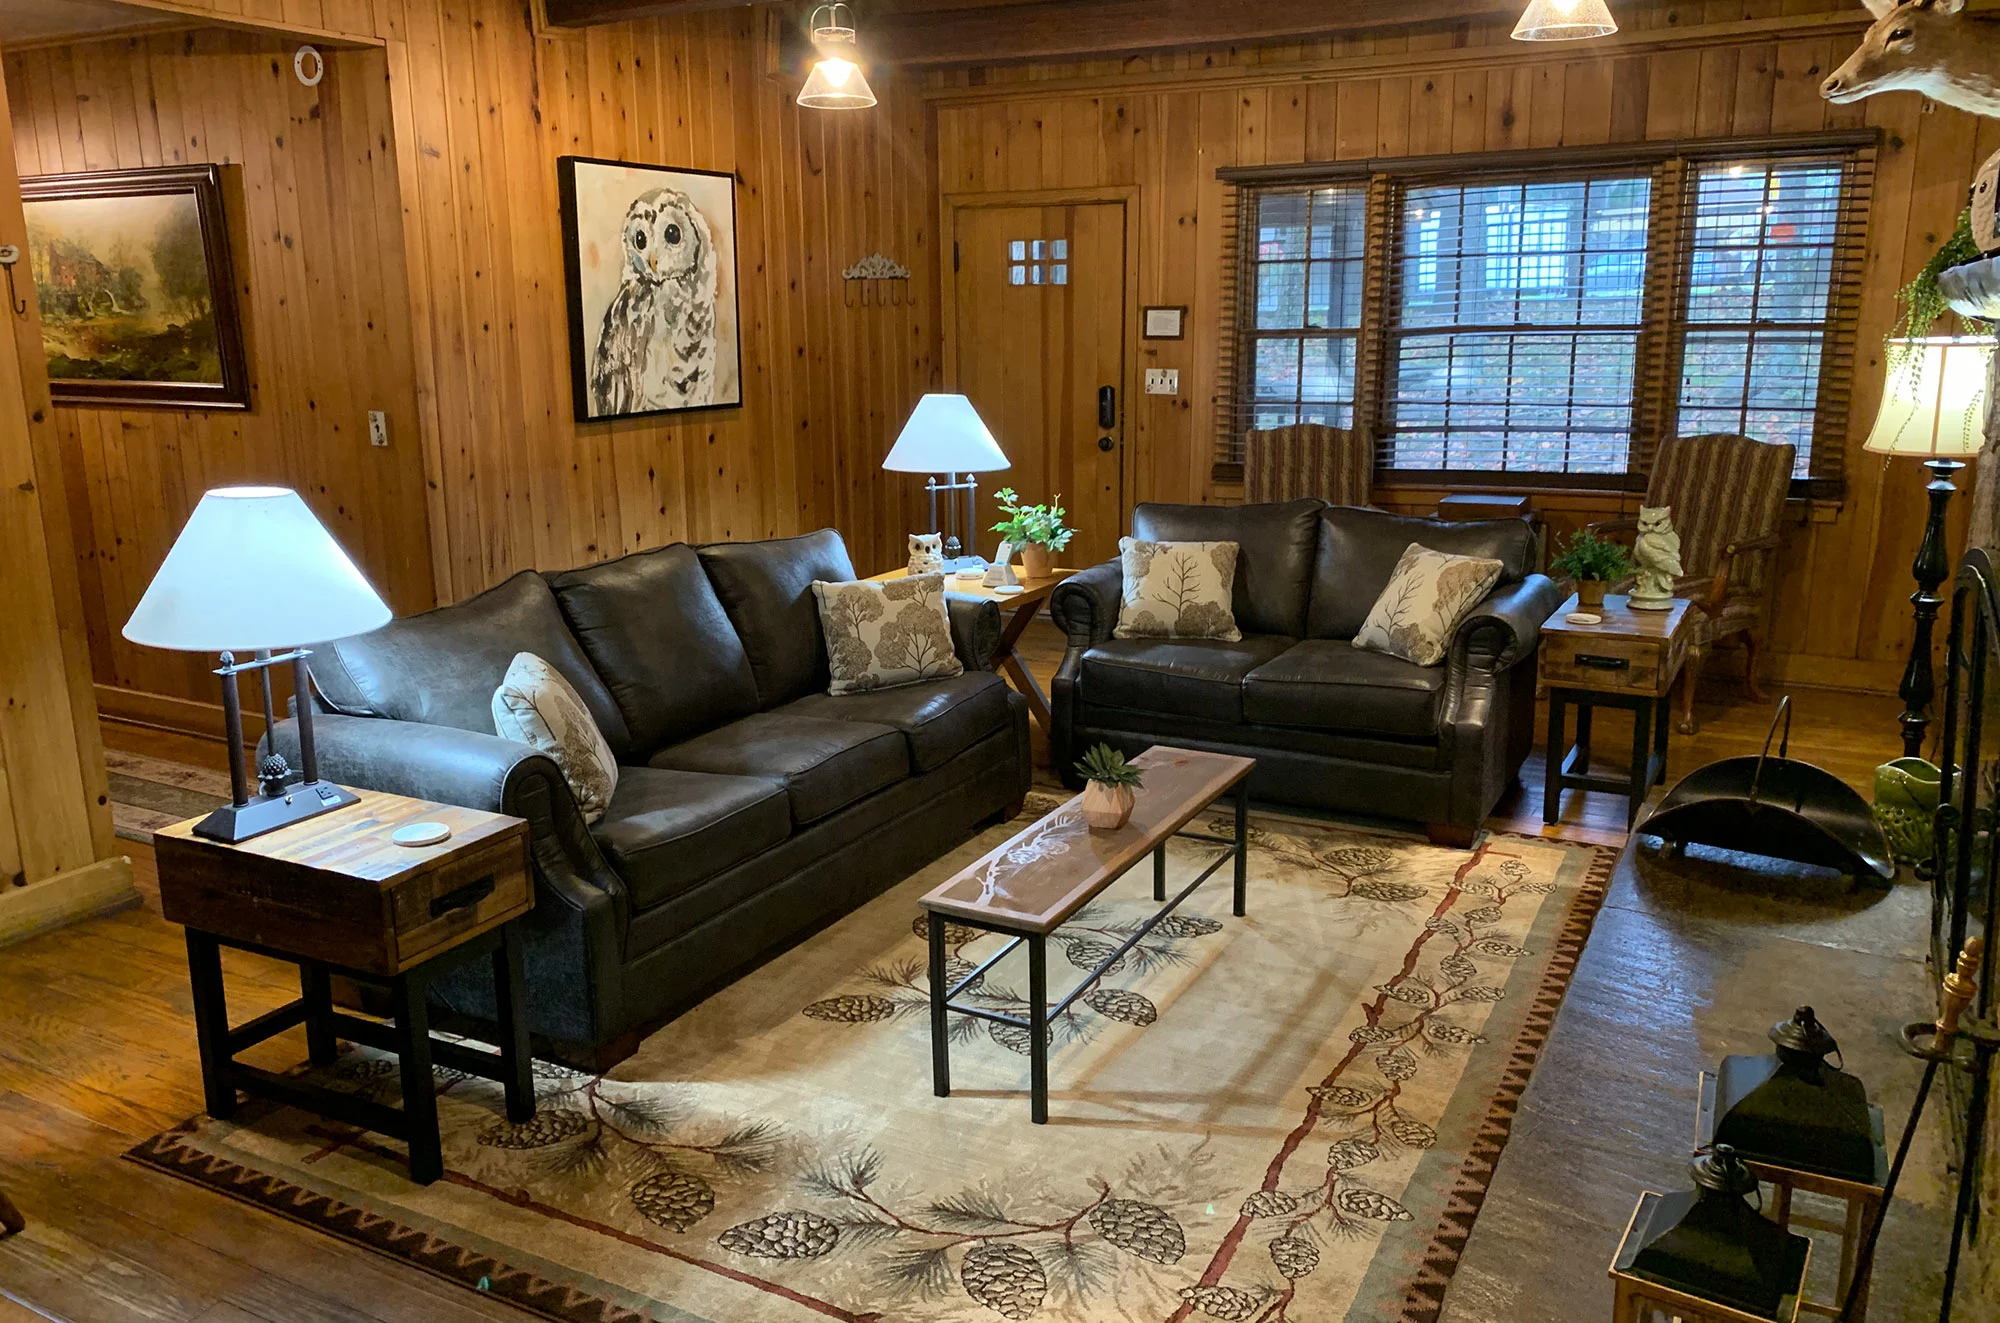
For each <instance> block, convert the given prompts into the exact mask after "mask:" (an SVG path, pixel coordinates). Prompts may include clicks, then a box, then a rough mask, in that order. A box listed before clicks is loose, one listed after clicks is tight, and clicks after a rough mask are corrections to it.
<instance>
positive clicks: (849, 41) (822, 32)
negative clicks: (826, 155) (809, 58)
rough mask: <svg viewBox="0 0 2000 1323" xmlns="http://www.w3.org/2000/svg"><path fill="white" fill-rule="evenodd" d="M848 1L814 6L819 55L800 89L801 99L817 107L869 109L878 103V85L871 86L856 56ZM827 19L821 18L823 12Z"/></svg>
mask: <svg viewBox="0 0 2000 1323" xmlns="http://www.w3.org/2000/svg"><path fill="white" fill-rule="evenodd" d="M849 12H850V11H849V10H848V8H847V6H846V5H844V4H831V5H821V6H820V7H819V8H817V9H815V10H813V12H812V18H811V20H810V22H811V23H812V39H813V47H814V48H815V49H816V50H817V51H818V52H819V58H818V59H816V60H814V61H813V67H812V72H811V73H810V74H808V75H806V85H805V86H804V87H801V88H800V89H799V96H798V102H799V104H800V105H802V106H806V107H809V108H810V109H813V110H866V109H867V108H868V107H869V106H872V105H874V104H875V92H874V89H873V88H871V87H869V86H868V79H867V76H866V75H864V74H863V73H862V72H861V65H860V64H859V63H858V62H856V60H854V59H853V58H852V57H854V56H856V55H859V54H860V51H859V50H858V49H857V48H856V46H855V43H854V24H853V22H852V21H851V19H849V18H848V14H849ZM822 14H824V15H826V22H824V23H822V22H820V15H822Z"/></svg>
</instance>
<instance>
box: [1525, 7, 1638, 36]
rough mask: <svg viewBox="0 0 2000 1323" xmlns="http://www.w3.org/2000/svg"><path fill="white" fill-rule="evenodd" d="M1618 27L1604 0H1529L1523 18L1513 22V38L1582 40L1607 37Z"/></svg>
mask: <svg viewBox="0 0 2000 1323" xmlns="http://www.w3.org/2000/svg"><path fill="white" fill-rule="evenodd" d="M1617 30H1618V23H1617V20H1615V19H1613V18H1612V17H1611V10H1610V8H1609V7H1608V6H1606V5H1605V3H1604V0H1529V3H1528V8H1527V11H1526V12H1525V13H1523V14H1522V15H1521V21H1520V22H1518V23H1516V24H1515V25H1514V40H1515V41H1581V40H1583V39H1584V38H1585V37H1608V36H1610V35H1611V34H1612V33H1614V32H1616V31H1617Z"/></svg>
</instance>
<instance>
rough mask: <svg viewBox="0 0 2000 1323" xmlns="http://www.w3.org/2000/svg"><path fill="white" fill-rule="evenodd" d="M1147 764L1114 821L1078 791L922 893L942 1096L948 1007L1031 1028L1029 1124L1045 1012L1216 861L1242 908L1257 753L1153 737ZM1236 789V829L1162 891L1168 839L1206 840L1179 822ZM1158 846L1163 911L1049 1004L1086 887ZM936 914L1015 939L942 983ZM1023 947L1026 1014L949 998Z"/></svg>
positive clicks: (1039, 1086) (1035, 1114) (1065, 1004)
mask: <svg viewBox="0 0 2000 1323" xmlns="http://www.w3.org/2000/svg"><path fill="white" fill-rule="evenodd" d="M1132 763H1133V765H1134V766H1135V767H1138V768H1140V769H1142V770H1143V771H1144V772H1145V774H1146V784H1145V788H1144V789H1142V790H1140V791H1139V792H1138V797H1137V801H1136V802H1135V803H1134V804H1133V806H1132V816H1131V818H1130V819H1129V820H1128V821H1127V822H1126V823H1125V825H1124V826H1123V827H1120V828H1119V829H1118V830H1117V831H1112V832H1096V833H1093V832H1092V831H1091V830H1090V827H1089V824H1087V823H1086V822H1085V821H1084V820H1083V810H1082V802H1083V797H1082V796H1081V795H1078V796H1076V797H1075V798H1074V799H1071V800H1069V801H1068V802H1067V803H1065V804H1063V805H1062V806H1061V807H1060V808H1058V809H1056V810H1055V811H1054V812H1053V813H1050V814H1049V815H1048V816H1047V817H1045V818H1042V819H1041V820H1040V821H1038V822H1036V823H1035V824H1034V825H1033V826H1031V827H1029V828H1028V829H1027V830H1025V831H1022V832H1018V833H1016V834H1015V835H1014V836H1013V837H1012V838H1011V839H1009V840H1008V841H1007V842H1006V843H1005V844H1003V845H1000V846H997V847H996V848H995V849H993V850H992V851H991V852H989V853H988V854H987V855H986V856H985V857H984V858H982V859H981V860H979V862H977V863H975V864H973V865H972V866H971V867H969V868H966V869H964V870H962V871H961V872H959V873H958V874H957V875H956V876H954V877H953V878H952V879H951V880H950V881H949V882H946V883H944V884H943V885H942V886H939V887H937V888H936V889H934V890H933V891H931V892H930V894H928V895H926V896H925V897H924V898H923V899H922V900H921V901H919V902H918V903H919V904H921V905H922V906H923V907H924V910H925V911H926V912H927V914H928V915H929V917H930V920H931V921H930V923H929V924H927V925H926V926H927V927H928V929H929V932H930V957H931V959H930V984H931V1084H932V1092H934V1093H935V1094H937V1096H938V1097H940V1098H946V1097H949V1096H950V1095H951V1033H950V1023H949V1018H948V1017H949V1014H950V1013H951V1012H953V1011H956V1012H957V1013H958V1014H960V1015H970V1016H973V1017H975V1018H977V1019H981V1020H991V1021H993V1022H994V1023H996V1024H1006V1025H1013V1026H1014V1027H1016V1028H1019V1029H1025V1030H1027V1031H1028V1063H1029V1065H1028V1072H1029V1100H1028V1106H1029V1111H1028V1114H1029V1118H1030V1119H1031V1120H1033V1121H1034V1123H1035V1124H1036V1125H1043V1124H1045V1123H1046V1122H1047V1121H1048V1119H1049V1032H1048V1027H1049V1021H1050V1019H1051V1018H1052V1017H1054V1016H1058V1015H1061V1014H1062V1013H1063V1012H1064V1011H1065V1010H1067V1009H1069V1005H1070V1003H1071V1002H1073V1001H1075V1000H1076V999H1077V998H1078V997H1081V996H1082V995H1083V994H1084V993H1085V992H1086V991H1088V990H1089V989H1090V987H1091V985H1092V984H1094V983H1096V982H1097V980H1098V979H1100V978H1102V977H1103V976H1104V974H1105V972H1106V971H1107V970H1109V969H1110V968H1111V967H1112V966H1114V965H1116V964H1117V963H1118V962H1119V961H1120V960H1122V959H1123V958H1124V956H1125V953H1126V952H1127V951H1130V950H1131V949H1132V948H1133V947H1135V946H1137V945H1138V944H1139V942H1140V941H1141V940H1143V939H1144V938H1145V936H1146V934H1147V933H1150V932H1151V931H1153V928H1154V926H1155V925H1157V924H1158V923H1159V922H1160V921H1161V920H1163V919H1165V918H1166V917H1167V916H1168V915H1169V914H1172V913H1173V912H1174V910H1175V908H1176V907H1178V906H1179V905H1180V903H1181V902H1182V901H1184V900H1186V899H1187V898H1188V897H1189V896H1191V895H1193V894H1194V892H1195V889H1196V888H1197V887H1199V886H1200V885H1201V884H1202V883H1204V882H1206V881H1208V879H1209V878H1210V877H1211V876H1213V875H1214V873H1215V870H1216V869H1218V868H1220V867H1222V865H1223V864H1224V863H1225V862H1227V861H1229V860H1232V859H1233V860H1235V862H1236V872H1235V887H1236V895H1235V903H1234V912H1235V913H1236V915H1237V916H1238V917H1241V916H1242V915H1243V913H1244V905H1245V900H1246V897H1245V894H1244V893H1245V891H1246V889H1247V887H1248V862H1249V854H1248V845H1247V840H1246V833H1247V831H1248V829H1249V820H1250V794H1249V789H1250V773H1251V772H1252V771H1253V770H1255V768H1256V766H1257V760H1256V759H1254V758H1238V757H1235V756H1233V755H1230V754H1222V753H1202V752H1199V751H1196V750H1194V749H1176V748H1171V747H1169V746H1167V745H1164V744H1156V745H1154V746H1153V747H1152V748H1150V749H1148V750H1146V751H1145V752H1144V753H1142V754H1140V755H1139V756H1138V757H1137V758H1134V759H1133V760H1132ZM1231 789H1234V790H1235V792H1236V838H1235V840H1234V842H1233V843H1231V845H1230V846H1229V848H1228V849H1226V850H1224V851H1223V852H1222V853H1221V854H1220V855H1219V856H1217V857H1216V858H1215V859H1214V860H1213V861H1212V862H1211V863H1210V864H1209V865H1208V867H1206V868H1204V869H1203V870H1202V871H1201V875H1200V876H1199V877H1197V878H1195V880H1194V881H1192V882H1190V883H1188V884H1187V886H1185V887H1183V888H1181V891H1180V893H1179V894H1178V895H1176V896H1174V897H1173V898H1172V899H1171V900H1169V899H1168V898H1167V842H1168V841H1169V840H1170V839H1172V838H1173V837H1175V836H1191V837H1193V838H1194V839H1196V840H1199V841H1203V842H1206V843H1207V844H1210V845H1215V844H1219V842H1218V841H1217V840H1216V839H1215V837H1213V836H1209V835H1206V834H1203V833H1199V832H1188V831H1183V830H1182V828H1184V827H1186V826H1187V825H1188V823H1189V822H1191V821H1192V820H1193V819H1194V816H1195V815H1196V814H1197V813H1200V812H1201V811H1202V810H1203V809H1206V808H1207V807H1209V805H1211V804H1213V803H1215V801H1216V800H1218V799H1220V798H1221V797H1222V796H1223V795H1224V794H1226V793H1228V792H1229V791H1230V790H1231ZM1148 854H1151V855H1152V856H1153V899H1154V900H1157V901H1159V902H1161V907H1160V910H1159V912H1158V913H1157V914H1155V915H1153V917H1152V918H1150V919H1148V920H1146V921H1145V922H1144V923H1143V924H1140V925H1139V929H1138V931H1136V932H1134V933H1133V934H1132V935H1131V936H1129V937H1127V938H1126V939H1125V941H1124V943H1123V944H1122V945H1120V946H1119V947H1118V949H1117V950H1115V951H1113V952H1112V953H1111V954H1110V955H1107V956H1105V957H1104V959H1102V960H1100V961H1098V962H1097V965H1096V967H1095V968H1093V969H1092V970H1090V972H1088V973H1087V974H1085V975H1084V976H1083V982H1081V983H1079V984H1077V985H1076V986H1075V987H1074V988H1072V989H1070V990H1069V991H1068V992H1067V993H1065V994H1064V995H1063V997H1062V1000H1060V1001H1058V1002H1057V1003H1056V1004H1055V1005H1054V1006H1051V1005H1049V989H1048V968H1049V962H1048V939H1049V934H1051V933H1053V932H1054V931H1055V930H1056V929H1058V928H1060V927H1062V925H1063V924H1064V923H1065V922H1067V921H1068V920H1069V918H1070V916H1071V915H1073V914H1075V913H1076V912H1077V911H1078V910H1080V909H1082V908H1083V907H1084V906H1085V905H1087V904H1089V903H1090V900H1091V898H1092V897H1094V896H1096V895H1097V894H1098V893H1099V892H1100V891H1103V890H1104V889H1105V888H1106V887H1108V886H1110V885H1111V884H1112V883H1113V882H1116V881H1117V880H1118V879H1119V878H1121V877H1123V876H1124V875H1125V874H1126V872H1127V871H1128V870H1130V869H1131V867H1132V866H1133V865H1134V864H1136V863H1138V862H1139V861H1140V860H1141V859H1144V858H1145V857H1146V856H1147V855H1148ZM941 920H949V921H951V922H952V923H962V924H965V925H967V926H969V927H973V928H979V929H983V930H984V931H986V932H990V933H998V934H1000V935H1001V936H1003V937H1010V938H1012V939H1013V940H1012V941H1010V942H1008V943H1007V944H1006V945H1005V946H1003V947H1001V948H1000V949H999V950H998V951H996V952H995V953H994V954H993V955H992V957H991V958H989V959H988V960H987V961H986V962H985V963H984V964H982V965H980V966H979V967H978V968H977V969H975V970H973V971H972V972H971V973H969V974H967V975H966V976H965V977H963V978H961V979H959V980H958V981H957V982H956V983H953V984H950V985H949V986H947V984H946V982H945V979H946V977H947V975H946V974H945V939H944V930H945V925H944V923H943V922H941ZM1023 942H1026V943H1027V945H1028V1017H1027V1018H1026V1019H1022V1018H1021V1017H1020V1016H1018V1015H1005V1014H1002V1013H1001V1012H999V1011H993V1010H988V1009H987V1008H985V1007H983V1006H964V1005H960V1004H958V1003H956V1002H954V1001H952V998H953V997H955V996H957V995H958V994H959V993H961V992H963V991H965V990H966V989H968V988H971V987H976V986H977V985H978V983H979V981H980V979H982V978H984V977H985V976H986V971H987V970H989V969H991V968H993V966H994V965H996V964H998V963H999V962H1000V961H1001V959H1002V958H1004V957H1005V956H1006V955H1007V953H1008V952H1010V951H1012V950H1013V949H1014V948H1015V947H1017V946H1019V945H1021V944H1022V943H1023Z"/></svg>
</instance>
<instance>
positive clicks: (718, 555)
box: [699, 528, 855, 709]
mask: <svg viewBox="0 0 2000 1323" xmlns="http://www.w3.org/2000/svg"><path fill="white" fill-rule="evenodd" d="M699 550H700V553H701V564H702V568H703V569H705V570H707V571H708V579H709V582H710V583H712V584H714V585H715V592H716V596H718V597H720V598H721V599H722V607H723V609H724V610H725V611H727V612H728V613H729V619H730V621H731V622H732V623H733V624H734V625H735V626H736V634H737V637H739V638H741V639H742V640H743V650H744V651H745V652H746V653H748V654H749V655H750V669H751V671H752V672H753V673H754V674H755V675H756V677H757V705H758V706H759V707H760V708H765V709H769V708H774V707H776V706H778V705H779V704H780V703H789V702H791V701H792V700H793V699H794V698H798V697H800V696H801V695H804V694H808V693H811V692H812V691H813V690H815V689H824V688H826V686H827V665H826V640H825V638H824V637H823V636H822V635H821V634H820V628H819V607H818V605H817V604H816V603H815V602H814V600H813V593H812V584H813V580H814V579H823V580H825V581H827V582H828V583H845V582H847V581H848V580H850V579H853V578H854V577H855V574H854V562H853V561H851V560H849V559H848V558H847V544H846V543H844V542H842V541H841V540H840V534H838V533H836V532H834V531H833V530H832V529H830V528H822V529H821V530H820V531H819V532H817V533H807V534H805V535H803V536H801V537H786V538H774V539H772V540H771V541H769V542H714V543H710V544H709V545H708V546H705V547H702V548H700V549H699Z"/></svg>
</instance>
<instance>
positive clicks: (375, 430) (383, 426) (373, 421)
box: [368, 409, 389, 446]
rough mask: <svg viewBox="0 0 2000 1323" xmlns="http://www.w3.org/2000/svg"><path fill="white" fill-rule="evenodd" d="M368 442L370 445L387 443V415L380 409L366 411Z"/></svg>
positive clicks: (384, 444)
mask: <svg viewBox="0 0 2000 1323" xmlns="http://www.w3.org/2000/svg"><path fill="white" fill-rule="evenodd" d="M368 444H369V445H371V446H386V445H388V444H389V415H388V414H386V413H384V412H382V410H380V409H370V410H369V411H368Z"/></svg>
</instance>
